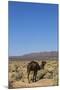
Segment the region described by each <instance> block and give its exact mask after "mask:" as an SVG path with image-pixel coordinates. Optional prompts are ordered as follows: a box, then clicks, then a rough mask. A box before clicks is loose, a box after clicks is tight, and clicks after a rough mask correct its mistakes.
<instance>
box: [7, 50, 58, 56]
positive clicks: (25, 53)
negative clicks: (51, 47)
mask: <svg viewBox="0 0 60 90" xmlns="http://www.w3.org/2000/svg"><path fill="white" fill-rule="evenodd" d="M46 52H58V50H55V51H41V52H39V51H37V52H30V53H25V54H22V55H8V57H15V56H24V55H28V54H34V53H46Z"/></svg>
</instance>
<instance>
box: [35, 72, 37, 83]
mask: <svg viewBox="0 0 60 90" xmlns="http://www.w3.org/2000/svg"><path fill="white" fill-rule="evenodd" d="M36 77H37V71H36V72H35V82H36Z"/></svg>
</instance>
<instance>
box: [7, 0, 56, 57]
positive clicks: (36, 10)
mask: <svg viewBox="0 0 60 90" xmlns="http://www.w3.org/2000/svg"><path fill="white" fill-rule="evenodd" d="M57 31H58V5H57V4H41V3H23V2H14V1H9V56H15V55H16V56H17V55H23V54H27V53H31V52H44V51H57Z"/></svg>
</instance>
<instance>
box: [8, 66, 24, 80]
mask: <svg viewBox="0 0 60 90" xmlns="http://www.w3.org/2000/svg"><path fill="white" fill-rule="evenodd" d="M13 70H14V72H13ZM22 77H23V72H22V70H21V69H20V67H19V68H17V69H16V68H14V69H12V72H9V79H10V80H21V78H22Z"/></svg>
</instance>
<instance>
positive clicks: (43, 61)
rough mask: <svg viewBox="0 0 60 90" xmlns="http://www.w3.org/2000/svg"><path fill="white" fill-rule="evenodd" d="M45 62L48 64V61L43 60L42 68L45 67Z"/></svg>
mask: <svg viewBox="0 0 60 90" xmlns="http://www.w3.org/2000/svg"><path fill="white" fill-rule="evenodd" d="M45 64H46V61H42V69H44V66H45Z"/></svg>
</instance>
